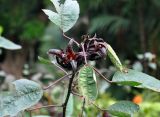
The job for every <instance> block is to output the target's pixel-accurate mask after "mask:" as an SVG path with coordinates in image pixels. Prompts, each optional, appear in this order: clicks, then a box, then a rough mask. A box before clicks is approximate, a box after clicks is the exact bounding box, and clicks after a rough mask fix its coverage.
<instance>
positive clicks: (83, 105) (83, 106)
mask: <svg viewBox="0 0 160 117" xmlns="http://www.w3.org/2000/svg"><path fill="white" fill-rule="evenodd" d="M84 108H85V98H84V99H83V104H82V111H81V115H80V117H83V111H84Z"/></svg>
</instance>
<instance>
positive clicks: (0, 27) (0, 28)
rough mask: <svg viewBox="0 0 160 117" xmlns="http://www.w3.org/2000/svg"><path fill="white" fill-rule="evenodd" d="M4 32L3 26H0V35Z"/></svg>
mask: <svg viewBox="0 0 160 117" xmlns="http://www.w3.org/2000/svg"><path fill="white" fill-rule="evenodd" d="M2 32H3V27H2V26H0V35H1V34H2Z"/></svg>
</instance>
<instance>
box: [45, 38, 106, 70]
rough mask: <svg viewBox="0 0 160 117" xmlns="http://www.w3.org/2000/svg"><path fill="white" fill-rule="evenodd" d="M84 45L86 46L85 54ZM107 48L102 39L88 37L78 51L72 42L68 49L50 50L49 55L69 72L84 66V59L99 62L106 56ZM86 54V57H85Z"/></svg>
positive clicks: (71, 41)
mask: <svg viewBox="0 0 160 117" xmlns="http://www.w3.org/2000/svg"><path fill="white" fill-rule="evenodd" d="M82 45H84V52H83V48H82ZM106 52H107V48H106V46H105V42H104V40H103V39H102V38H96V36H94V37H92V38H90V37H89V36H86V37H85V38H84V40H83V42H82V43H81V44H80V46H79V47H78V51H74V50H73V40H70V42H69V43H68V46H67V48H66V49H63V50H58V49H50V50H49V51H48V54H50V55H53V56H55V57H56V60H57V63H58V64H59V65H61V66H62V67H63V68H66V69H68V70H72V69H77V68H78V67H79V66H80V65H82V64H84V57H86V59H87V60H92V61H94V60H98V59H101V58H104V57H105V56H106ZM84 53H85V55H86V56H84Z"/></svg>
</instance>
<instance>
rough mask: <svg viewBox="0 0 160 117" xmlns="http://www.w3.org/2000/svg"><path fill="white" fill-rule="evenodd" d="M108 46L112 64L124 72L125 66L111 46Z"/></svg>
mask: <svg viewBox="0 0 160 117" xmlns="http://www.w3.org/2000/svg"><path fill="white" fill-rule="evenodd" d="M106 46H107V49H108V56H109V58H110V60H111V62H112V63H113V64H114V65H115V67H116V68H117V69H118V70H120V71H122V70H123V66H122V64H121V61H120V60H119V58H118V56H117V54H116V53H115V51H114V50H113V49H112V47H111V46H110V45H109V44H107V45H106Z"/></svg>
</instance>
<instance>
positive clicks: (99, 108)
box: [91, 101, 108, 111]
mask: <svg viewBox="0 0 160 117" xmlns="http://www.w3.org/2000/svg"><path fill="white" fill-rule="evenodd" d="M91 103H92V104H93V105H94V106H95V107H96V108H98V109H99V110H100V111H108V110H107V109H102V108H100V107H99V106H98V105H96V104H95V103H93V102H92V101H91Z"/></svg>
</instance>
